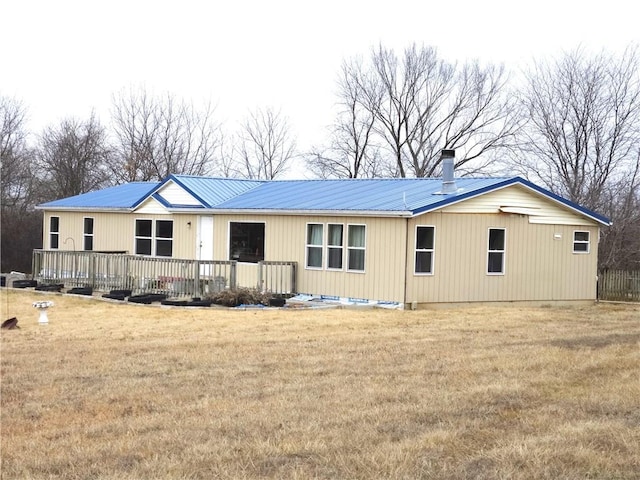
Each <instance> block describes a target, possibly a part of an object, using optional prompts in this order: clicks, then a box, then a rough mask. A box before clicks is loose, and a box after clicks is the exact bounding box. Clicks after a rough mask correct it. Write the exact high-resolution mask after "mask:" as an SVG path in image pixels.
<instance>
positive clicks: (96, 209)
mask: <svg viewBox="0 0 640 480" xmlns="http://www.w3.org/2000/svg"><path fill="white" fill-rule="evenodd" d="M35 209H36V210H56V211H64V212H107V213H108V212H118V213H123V212H125V213H130V212H133V211H134V210H135V209H134V208H131V207H90V206H82V207H69V206H67V207H62V206H60V207H58V206H55V205H36V207H35Z"/></svg>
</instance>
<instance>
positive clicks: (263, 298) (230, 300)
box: [207, 288, 271, 307]
mask: <svg viewBox="0 0 640 480" xmlns="http://www.w3.org/2000/svg"><path fill="white" fill-rule="evenodd" d="M207 298H208V299H210V300H212V301H213V303H215V304H216V305H223V306H225V307H237V306H238V305H265V306H266V305H269V299H270V298H271V294H268V293H263V292H261V291H259V290H258V289H257V288H238V289H237V290H223V291H221V292H216V293H213V294H211V295H209V296H208V297H207Z"/></svg>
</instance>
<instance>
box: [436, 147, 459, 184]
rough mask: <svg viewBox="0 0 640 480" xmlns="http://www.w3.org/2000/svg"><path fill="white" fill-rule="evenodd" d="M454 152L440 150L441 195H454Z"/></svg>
mask: <svg viewBox="0 0 640 480" xmlns="http://www.w3.org/2000/svg"><path fill="white" fill-rule="evenodd" d="M455 158H456V151H455V150H442V152H441V153H440V160H441V161H442V193H455V192H456V191H457V187H456V177H455V173H454V166H455Z"/></svg>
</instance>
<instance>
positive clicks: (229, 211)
mask: <svg viewBox="0 0 640 480" xmlns="http://www.w3.org/2000/svg"><path fill="white" fill-rule="evenodd" d="M168 210H169V211H170V212H171V213H200V214H211V215H213V214H217V215H221V214H222V215H288V216H294V215H324V216H332V217H393V218H397V217H406V218H410V217H411V216H413V212H411V211H410V210H385V211H383V210H287V209H285V210H279V209H264V208H201V207H189V208H180V207H170V208H168Z"/></svg>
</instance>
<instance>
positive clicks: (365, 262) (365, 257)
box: [347, 223, 367, 273]
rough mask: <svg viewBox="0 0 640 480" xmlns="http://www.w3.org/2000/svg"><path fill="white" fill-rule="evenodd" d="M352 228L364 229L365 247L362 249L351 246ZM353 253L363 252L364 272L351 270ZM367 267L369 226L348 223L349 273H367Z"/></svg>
mask: <svg viewBox="0 0 640 480" xmlns="http://www.w3.org/2000/svg"><path fill="white" fill-rule="evenodd" d="M352 227H363V228H364V245H363V246H362V247H359V246H351V245H349V238H350V235H349V233H350V232H351V228H352ZM352 251H362V252H363V261H362V263H363V265H362V270H360V269H355V268H351V262H350V260H351V255H350V254H351V252H352ZM366 265H367V225H366V224H364V223H348V224H347V272H353V273H365V271H366Z"/></svg>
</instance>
